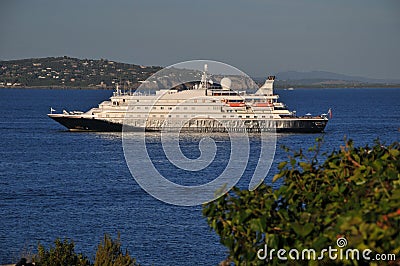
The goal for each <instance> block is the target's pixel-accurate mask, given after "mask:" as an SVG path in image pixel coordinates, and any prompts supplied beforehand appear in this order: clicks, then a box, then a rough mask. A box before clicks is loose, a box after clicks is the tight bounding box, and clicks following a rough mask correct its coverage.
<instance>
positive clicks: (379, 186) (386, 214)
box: [203, 141, 400, 265]
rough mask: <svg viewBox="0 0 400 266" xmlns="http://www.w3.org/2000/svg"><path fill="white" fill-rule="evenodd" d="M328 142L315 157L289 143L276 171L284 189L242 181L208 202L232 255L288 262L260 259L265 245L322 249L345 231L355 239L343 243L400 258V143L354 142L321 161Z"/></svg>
mask: <svg viewBox="0 0 400 266" xmlns="http://www.w3.org/2000/svg"><path fill="white" fill-rule="evenodd" d="M320 143H321V142H318V143H317V145H316V146H315V147H314V148H313V149H311V151H313V152H314V153H315V154H314V156H313V157H312V158H307V157H306V154H305V153H303V151H301V150H300V151H299V152H291V151H289V149H287V148H285V150H286V151H287V152H289V161H288V162H281V163H280V164H279V166H278V168H279V170H280V172H279V173H278V174H277V175H275V176H274V178H273V182H275V181H276V180H278V179H283V184H282V186H280V188H278V189H276V190H273V189H272V188H271V187H270V186H267V185H265V184H264V185H261V186H260V187H258V188H257V189H256V190H254V191H248V190H240V189H238V188H234V189H233V190H232V191H231V192H229V193H227V194H225V195H224V196H223V197H221V198H219V199H217V200H215V201H213V202H211V203H208V204H206V205H204V206H203V214H204V215H205V216H206V217H207V222H208V224H209V225H210V227H211V228H212V229H213V230H215V232H216V233H217V234H218V235H219V236H220V241H221V243H222V244H223V245H225V246H226V247H227V248H228V249H229V257H228V259H227V261H232V262H234V263H235V264H238V265H239V264H240V265H262V264H266V263H271V264H279V263H282V262H284V261H278V260H277V259H275V260H272V261H271V260H270V261H266V260H260V259H258V257H257V252H258V251H259V250H260V249H264V247H265V245H267V247H268V250H269V251H271V250H272V249H275V250H278V249H285V250H287V251H288V250H290V249H292V248H295V249H297V250H299V251H301V250H304V249H315V250H316V251H317V252H320V251H321V250H322V249H324V248H328V246H332V247H333V248H338V247H337V246H336V241H337V239H338V238H342V237H344V238H346V240H347V246H345V247H343V250H345V249H359V250H365V249H371V250H372V251H373V252H374V253H381V254H382V253H386V254H389V253H390V254H396V255H397V258H398V257H399V255H400V254H399V253H400V148H399V143H398V142H395V143H393V144H392V145H390V146H388V147H385V146H383V145H382V144H381V143H379V142H376V143H375V145H374V146H373V147H372V148H369V147H368V146H366V147H363V148H355V147H354V146H353V143H352V141H348V142H346V145H345V146H344V147H341V149H340V150H339V151H334V152H332V153H331V154H330V155H329V156H328V157H327V158H326V160H325V161H324V162H323V163H321V164H319V163H318V160H317V158H318V150H319V146H320ZM317 254H320V253H317ZM287 255H288V254H287V253H286V256H287ZM370 257H373V256H372V255H370ZM274 258H276V253H275V256H274ZM289 259H290V257H289ZM306 259H307V257H306ZM289 262H290V261H289ZM329 262H330V263H338V264H343V263H347V264H352V263H354V264H357V263H363V262H362V261H356V260H347V261H346V260H342V261H339V260H336V261H329ZM302 263H303V264H304V263H306V264H307V263H310V264H313V263H316V261H312V260H304V261H302Z"/></svg>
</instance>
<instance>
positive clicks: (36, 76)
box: [0, 56, 161, 88]
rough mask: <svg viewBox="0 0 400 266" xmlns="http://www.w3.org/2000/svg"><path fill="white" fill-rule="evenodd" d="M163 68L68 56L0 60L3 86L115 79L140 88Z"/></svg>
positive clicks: (78, 84)
mask: <svg viewBox="0 0 400 266" xmlns="http://www.w3.org/2000/svg"><path fill="white" fill-rule="evenodd" d="M160 69H161V67H148V66H140V65H133V64H125V63H118V62H114V61H109V60H106V59H100V60H93V59H77V58H71V57H67V56H64V57H47V58H37V59H22V60H11V61H0V87H47V88H49V87H58V88H63V87H65V88H112V87H114V83H116V82H119V83H120V84H121V83H128V84H129V85H130V86H133V87H137V86H138V84H139V81H143V80H146V79H147V78H148V77H149V76H150V75H152V74H153V73H155V72H157V71H158V70H160Z"/></svg>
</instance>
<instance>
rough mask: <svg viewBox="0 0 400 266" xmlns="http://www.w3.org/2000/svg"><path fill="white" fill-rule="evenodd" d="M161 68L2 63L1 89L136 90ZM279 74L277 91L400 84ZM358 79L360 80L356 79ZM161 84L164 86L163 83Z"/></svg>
mask: <svg viewBox="0 0 400 266" xmlns="http://www.w3.org/2000/svg"><path fill="white" fill-rule="evenodd" d="M161 69H162V67H160V66H142V65H135V64H126V63H120V62H114V61H110V60H107V59H78V58H72V57H67V56H63V57H46V58H32V59H20V60H9V61H0V88H20V89H78V90H112V89H114V88H115V85H116V84H117V83H118V84H119V85H120V86H123V87H124V88H130V89H136V88H138V87H139V86H140V85H141V83H142V82H143V81H145V80H146V79H147V78H149V77H150V76H151V75H152V74H154V73H156V72H157V71H159V70H161ZM321 73H322V76H321ZM277 75H278V76H277V80H276V82H275V87H276V88H277V89H285V88H294V89H299V88H311V89H312V88H340V89H345V88H400V82H398V81H397V80H396V81H394V82H386V81H384V80H373V79H366V78H362V77H350V76H345V75H340V74H335V73H329V72H310V73H301V72H293V71H289V72H286V73H278V74H277ZM280 76H281V77H280ZM324 76H325V77H324ZM357 78H358V79H359V80H356V79H357ZM254 81H255V82H256V83H257V84H259V85H261V84H263V82H264V77H262V78H254ZM160 84H161V85H164V84H162V82H161V83H160Z"/></svg>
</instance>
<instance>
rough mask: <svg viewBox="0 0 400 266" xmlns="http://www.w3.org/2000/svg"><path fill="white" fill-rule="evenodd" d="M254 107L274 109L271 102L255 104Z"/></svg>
mask: <svg viewBox="0 0 400 266" xmlns="http://www.w3.org/2000/svg"><path fill="white" fill-rule="evenodd" d="M253 106H254V107H273V106H274V105H273V104H272V103H269V102H259V103H254V104H253Z"/></svg>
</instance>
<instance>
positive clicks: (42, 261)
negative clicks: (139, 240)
mask: <svg viewBox="0 0 400 266" xmlns="http://www.w3.org/2000/svg"><path fill="white" fill-rule="evenodd" d="M54 244H55V246H54V247H52V246H51V247H50V248H49V249H46V248H45V247H44V246H43V245H41V244H39V245H38V254H37V255H35V256H34V259H33V261H34V262H35V265H38V266H66V265H68V266H91V265H96V266H97V265H98V266H100V265H101V266H138V265H139V264H137V263H136V260H135V259H133V258H131V257H130V255H129V252H128V251H127V250H126V251H125V254H124V253H123V252H122V248H121V246H122V244H121V241H120V234H118V237H117V239H115V240H113V239H112V238H111V237H110V236H109V235H107V234H105V235H104V239H103V241H102V242H101V243H100V244H99V246H98V249H97V252H96V258H95V262H94V264H93V263H92V262H91V261H90V260H89V259H88V258H87V257H86V256H84V255H82V254H78V253H76V252H75V244H74V242H73V241H70V240H68V239H65V240H63V241H61V240H60V239H56V240H55V242H54ZM21 260H22V259H21ZM23 260H25V261H26V259H23Z"/></svg>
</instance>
